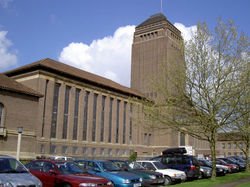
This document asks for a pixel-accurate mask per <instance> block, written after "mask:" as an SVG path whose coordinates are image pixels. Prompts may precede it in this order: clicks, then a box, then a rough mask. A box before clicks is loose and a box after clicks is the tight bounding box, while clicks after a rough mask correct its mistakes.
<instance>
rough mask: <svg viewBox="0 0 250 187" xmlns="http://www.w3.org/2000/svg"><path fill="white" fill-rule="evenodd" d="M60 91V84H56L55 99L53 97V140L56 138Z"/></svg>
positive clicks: (51, 135)
mask: <svg viewBox="0 0 250 187" xmlns="http://www.w3.org/2000/svg"><path fill="white" fill-rule="evenodd" d="M59 89H60V84H59V83H56V84H55V87H54V97H53V109H52V121H51V132H50V137H51V138H55V137H56V125H57V113H58V100H59Z"/></svg>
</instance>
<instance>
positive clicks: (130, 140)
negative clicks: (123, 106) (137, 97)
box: [129, 104, 133, 143]
mask: <svg viewBox="0 0 250 187" xmlns="http://www.w3.org/2000/svg"><path fill="white" fill-rule="evenodd" d="M132 114H133V107H132V104H130V117H129V143H132V127H133V126H132V125H133V124H132Z"/></svg>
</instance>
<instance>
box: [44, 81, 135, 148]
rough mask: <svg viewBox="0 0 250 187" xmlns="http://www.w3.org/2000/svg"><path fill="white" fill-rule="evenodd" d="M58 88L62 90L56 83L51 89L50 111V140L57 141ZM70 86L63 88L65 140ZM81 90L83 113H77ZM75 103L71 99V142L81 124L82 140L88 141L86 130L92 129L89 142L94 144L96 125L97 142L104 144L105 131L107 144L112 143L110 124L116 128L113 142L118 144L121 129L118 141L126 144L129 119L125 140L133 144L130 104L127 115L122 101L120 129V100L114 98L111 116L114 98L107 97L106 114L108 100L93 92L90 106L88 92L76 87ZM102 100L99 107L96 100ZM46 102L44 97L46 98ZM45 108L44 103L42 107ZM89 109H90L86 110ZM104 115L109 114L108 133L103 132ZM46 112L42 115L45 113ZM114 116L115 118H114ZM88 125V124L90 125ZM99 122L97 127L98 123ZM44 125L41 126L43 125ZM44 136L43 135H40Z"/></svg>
mask: <svg viewBox="0 0 250 187" xmlns="http://www.w3.org/2000/svg"><path fill="white" fill-rule="evenodd" d="M46 84H48V81H47V82H46ZM45 89H47V86H46V87H45ZM60 89H61V84H59V83H55V86H54V95H53V109H52V120H51V133H50V138H56V137H57V130H56V129H57V125H58V124H57V123H58V121H57V119H58V107H59V94H60ZM71 89H72V88H71V87H70V86H66V87H65V93H64V95H65V97H64V110H63V111H64V114H63V124H62V137H61V138H62V139H68V128H69V127H68V124H69V119H68V118H69V116H70V114H69V105H70V102H71V100H70V93H71ZM81 91H84V93H83V95H84V99H83V114H79V106H80V105H79V98H80V93H81ZM46 94H47V90H45V95H46ZM74 97H75V100H74V112H73V114H72V115H73V116H74V121H73V134H72V139H73V140H77V135H78V133H79V132H78V128H79V125H82V132H81V134H82V139H81V141H87V132H88V130H87V129H88V128H89V126H92V130H91V132H90V133H91V135H92V136H91V140H92V141H93V142H95V141H96V136H97V133H96V129H97V126H98V127H100V134H99V139H100V141H101V142H103V141H104V131H106V132H108V140H107V141H108V142H109V143H111V141H112V132H111V131H112V125H114V127H115V132H114V133H115V134H114V136H115V140H114V141H115V142H114V143H120V142H119V139H120V137H119V135H120V133H119V132H120V128H123V129H122V132H123V134H122V137H121V141H122V143H123V144H125V143H126V131H127V129H126V128H127V120H129V122H128V124H129V129H128V132H129V133H128V136H129V137H128V141H129V142H131V141H132V125H133V124H132V117H131V115H132V112H133V111H132V104H130V108H129V112H130V114H129V115H127V107H128V103H127V102H126V101H124V102H123V116H122V117H123V122H122V125H121V126H120V107H121V102H122V101H121V100H119V99H117V100H116V112H115V113H114V111H113V107H114V106H113V104H114V98H112V97H110V98H108V99H109V101H108V102H109V111H107V110H106V108H108V106H106V104H107V102H106V100H107V97H106V96H104V95H99V94H97V93H93V101H92V103H89V98H90V92H89V91H85V90H81V89H78V88H75V95H74ZM99 97H101V102H100V104H98V98H99ZM45 99H46V97H45ZM44 105H46V103H45V104H44ZM100 105H101V113H100V114H97V108H98V107H100ZM89 106H90V107H89ZM45 108H46V106H44V110H45ZM89 110H92V111H91V112H92V119H89V120H88V113H89ZM105 112H109V113H108V122H107V130H105V129H104V127H105V126H104V122H105V120H104V118H105ZM44 113H45V112H44ZM114 114H115V116H113V115H114ZM80 115H82V117H83V123H82V124H78V121H79V120H78V118H79V117H80ZM97 118H100V119H99V120H97ZM112 119H116V121H115V124H113V123H114V122H112V121H113V120H112ZM90 122H91V124H89V123H90ZM97 123H99V124H97ZM43 126H44V123H43ZM43 129H44V127H43ZM42 134H44V133H42Z"/></svg>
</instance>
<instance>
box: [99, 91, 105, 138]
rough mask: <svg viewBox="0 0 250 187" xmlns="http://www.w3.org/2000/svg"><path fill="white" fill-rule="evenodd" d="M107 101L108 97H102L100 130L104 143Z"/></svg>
mask: <svg viewBox="0 0 250 187" xmlns="http://www.w3.org/2000/svg"><path fill="white" fill-rule="evenodd" d="M105 100H106V96H104V95H103V96H102V111H101V129H100V134H101V137H100V141H101V142H103V141H104V114H105V112H104V111H105Z"/></svg>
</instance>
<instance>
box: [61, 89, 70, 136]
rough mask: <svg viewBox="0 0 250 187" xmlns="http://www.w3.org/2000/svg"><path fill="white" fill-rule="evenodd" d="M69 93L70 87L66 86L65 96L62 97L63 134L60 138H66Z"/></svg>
mask: <svg viewBox="0 0 250 187" xmlns="http://www.w3.org/2000/svg"><path fill="white" fill-rule="evenodd" d="M69 94H70V87H69V86H66V90H65V98H64V115H63V132H62V133H63V134H62V138H63V139H67V134H68V133H67V131H68V118H69Z"/></svg>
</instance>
